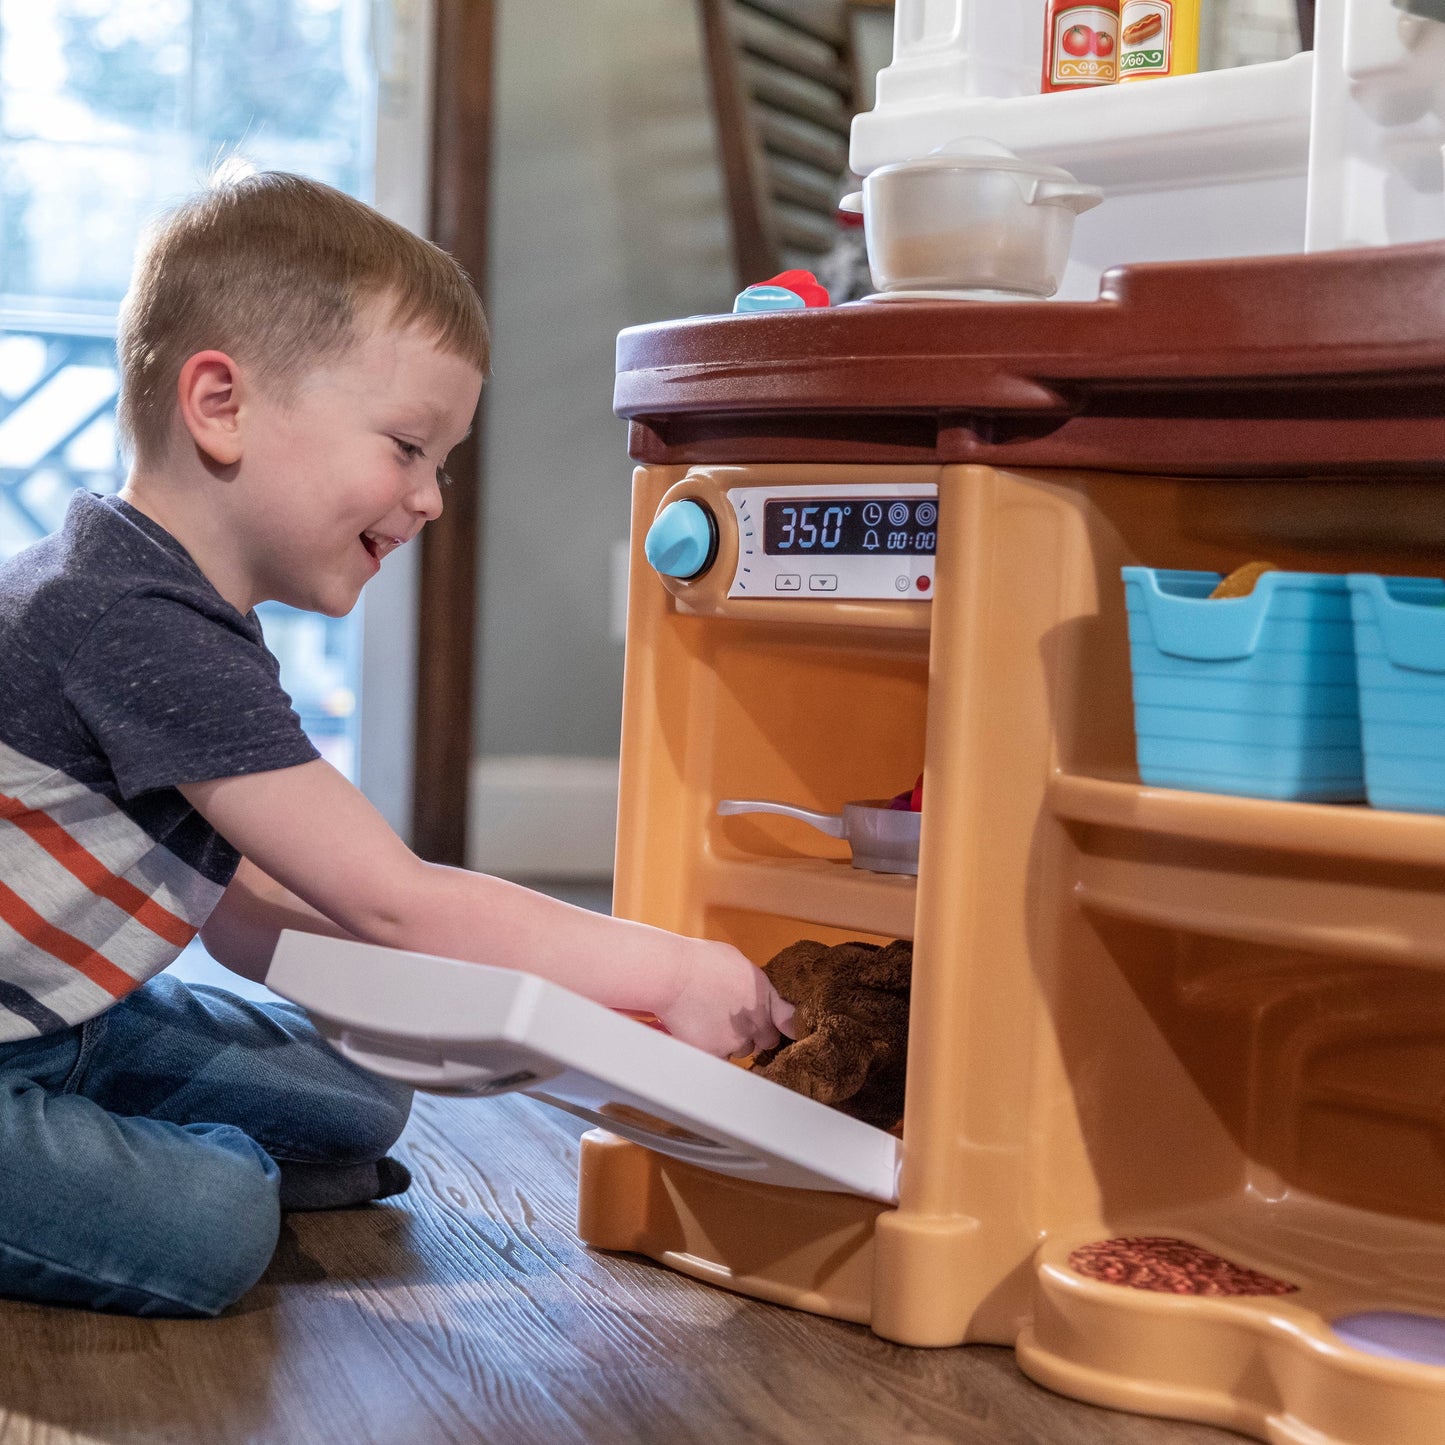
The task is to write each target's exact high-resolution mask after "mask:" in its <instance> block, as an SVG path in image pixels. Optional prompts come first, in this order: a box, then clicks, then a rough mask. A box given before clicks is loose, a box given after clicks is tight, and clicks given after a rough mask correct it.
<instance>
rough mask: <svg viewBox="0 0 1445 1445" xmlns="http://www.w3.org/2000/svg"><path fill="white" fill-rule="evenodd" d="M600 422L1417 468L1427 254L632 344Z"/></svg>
mask: <svg viewBox="0 0 1445 1445" xmlns="http://www.w3.org/2000/svg"><path fill="white" fill-rule="evenodd" d="M614 405H615V409H616V411H617V413H618V414H619V415H620V416H623V417H626V418H627V419H628V420H629V421H630V423H631V437H630V445H631V451H632V455H633V456H634V457H635V458H636V459H638V460H639V461H647V462H661V463H691V462H698V461H707V462H712V463H715V464H716V463H724V462H762V461H819V462H821V461H851V462H860V461H872V462H914V461H916V462H940V461H942V462H987V463H990V464H994V465H1010V466H1020V467H1053V466H1072V467H1099V468H1107V469H1111V470H1121V471H1140V472H1163V473H1172V474H1176V475H1188V476H1232V475H1233V476H1237V475H1262V474H1285V475H1310V474H1320V475H1340V474H1359V473H1361V472H1375V471H1378V472H1381V473H1387V472H1388V473H1396V474H1398V473H1418V472H1421V471H1430V470H1434V469H1436V468H1438V467H1440V466H1441V464H1442V463H1445V243H1438V242H1432V243H1429V244H1425V245H1415V246H1393V247H1382V248H1378V249H1371V250H1363V251H1338V252H1328V253H1321V254H1317V255H1311V256H1279V257H1251V258H1246V259H1243V260H1230V261H1213V262H1200V263H1188V264H1173V263H1171V264H1151V265H1139V266H1129V267H1122V268H1119V269H1117V270H1114V271H1110V272H1108V273H1107V274H1106V275H1105V276H1104V278H1103V280H1102V283H1101V287H1100V296H1099V299H1098V300H1097V301H1091V302H1024V303H1018V304H1012V303H997V302H955V301H942V302H939V301H886V302H885V301H864V302H855V303H852V304H850V305H846V306H839V307H833V308H828V309H817V310H809V311H783V312H771V313H762V314H753V315H744V316H701V317H692V318H689V319H687V320H680V321H672V322H663V323H658V324H654V325H649V326H639V327H633V328H630V329H629V330H626V331H624V332H623V333H622V334H621V335H620V336H619V338H618V343H617V386H616V393H615V398H614Z"/></svg>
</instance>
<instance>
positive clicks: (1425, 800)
mask: <svg viewBox="0 0 1445 1445" xmlns="http://www.w3.org/2000/svg"><path fill="white" fill-rule="evenodd" d="M1348 581H1349V584H1350V606H1351V609H1352V611H1353V613H1354V622H1355V660H1356V666H1357V668H1358V670H1359V672H1358V675H1359V685H1360V723H1361V729H1362V732H1363V735H1364V745H1365V791H1366V793H1367V795H1368V797H1369V799H1370V802H1371V803H1372V804H1373V805H1374V806H1375V807H1377V808H1396V809H1399V810H1401V811H1403V812H1408V813H1445V581H1441V580H1440V579H1439V578H1437V577H1378V576H1376V575H1375V574H1373V573H1368V572H1352V573H1351V574H1350V576H1349V579H1348Z"/></svg>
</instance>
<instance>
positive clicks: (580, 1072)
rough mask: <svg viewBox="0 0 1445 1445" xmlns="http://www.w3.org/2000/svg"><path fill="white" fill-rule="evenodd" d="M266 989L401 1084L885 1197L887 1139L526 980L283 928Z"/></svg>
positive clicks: (699, 1157)
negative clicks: (574, 1118) (530, 1100)
mask: <svg viewBox="0 0 1445 1445" xmlns="http://www.w3.org/2000/svg"><path fill="white" fill-rule="evenodd" d="M266 983H267V985H268V986H269V987H270V988H272V989H274V990H275V991H276V992H277V993H279V994H281V995H282V997H283V998H289V999H291V1000H292V1001H293V1002H295V1003H299V1004H300V1005H301V1006H302V1007H303V1008H304V1009H306V1010H307V1012H308V1013H309V1014H310V1015H311V1018H312V1020H313V1022H314V1023H315V1024H316V1026H317V1028H318V1029H320V1031H321V1033H322V1034H323V1035H324V1037H325V1038H326V1039H327V1040H328V1041H329V1042H330V1043H331V1045H332V1046H333V1047H334V1048H335V1049H337V1050H338V1051H339V1052H340V1053H342V1054H344V1055H345V1056H346V1057H347V1058H349V1059H351V1060H352V1061H353V1062H354V1063H357V1064H360V1065H361V1066H362V1067H363V1068H367V1069H371V1070H373V1071H374V1072H376V1073H378V1074H384V1075H386V1076H387V1077H388V1078H393V1079H400V1080H401V1081H402V1082H404V1083H408V1084H411V1085H412V1086H413V1087H414V1088H418V1089H428V1090H431V1091H432V1092H434V1093H443V1094H467V1095H474V1096H490V1095H494V1094H505V1093H512V1092H518V1093H525V1094H531V1095H532V1096H533V1097H534V1098H537V1099H540V1100H542V1102H543V1103H547V1104H551V1105H552V1106H553V1107H555V1108H559V1109H565V1110H566V1111H567V1112H568V1113H569V1114H576V1115H578V1116H579V1117H580V1118H583V1119H586V1120H587V1121H588V1122H589V1123H592V1124H597V1125H600V1126H601V1127H602V1128H604V1129H606V1130H608V1131H609V1132H611V1133H613V1134H621V1135H623V1136H624V1137H625V1138H628V1139H631V1140H633V1141H634V1142H636V1143H639V1144H643V1145H646V1147H647V1148H649V1149H652V1150H654V1151H656V1152H657V1153H659V1154H667V1155H670V1156H672V1157H673V1158H675V1159H682V1160H685V1161H686V1162H687V1163H689V1164H696V1165H698V1166H699V1167H701V1168H704V1169H711V1170H713V1171H714V1172H715V1173H718V1174H730V1175H733V1176H735V1177H737V1178H742V1179H755V1180H758V1181H759V1182H760V1183H764V1184H777V1185H783V1186H786V1187H789V1188H794V1189H822V1190H826V1191H829V1192H831V1193H835V1194H861V1195H863V1196H864V1197H865V1198H868V1199H877V1200H879V1201H881V1202H882V1203H884V1204H894V1203H897V1200H898V1167H899V1161H900V1158H901V1155H902V1147H903V1146H902V1143H901V1141H900V1140H898V1139H897V1138H895V1137H894V1136H893V1135H892V1134H888V1133H885V1132H884V1131H883V1130H882V1129H875V1128H873V1126H872V1125H870V1124H864V1123H861V1122H860V1121H859V1120H857V1119H853V1118H850V1117H849V1116H848V1115H846V1114H843V1113H840V1112H839V1111H838V1110H837V1109H831V1108H828V1107H827V1106H826V1105H823V1104H819V1103H815V1102H814V1101H813V1100H812V1099H805V1098H804V1097H803V1096H802V1095H801V1094H795V1093H792V1092H791V1091H790V1090H788V1089H785V1088H783V1087H782V1085H780V1084H774V1083H772V1082H771V1081H770V1080H768V1079H763V1078H759V1077H758V1076H757V1075H756V1074H752V1073H749V1072H748V1071H747V1070H746V1069H740V1068H736V1067H735V1066H733V1065H732V1064H727V1063H724V1062H723V1061H722V1060H721V1059H714V1058H712V1057H710V1056H709V1055H707V1054H705V1053H703V1052H702V1051H701V1050H700V1049H695V1048H693V1047H692V1046H691V1045H690V1044H684V1043H680V1042H679V1041H678V1040H677V1039H673V1038H669V1037H667V1036H666V1035H665V1034H662V1033H660V1032H658V1031H657V1030H656V1029H654V1028H649V1027H648V1026H647V1025H646V1024H643V1023H638V1022H637V1021H636V1020H634V1019H631V1018H626V1017H624V1016H623V1015H621V1014H618V1013H614V1012H613V1011H612V1010H611V1009H606V1008H603V1007H602V1006H601V1005H600V1004H595V1003H593V1002H592V1001H591V1000H590V999H585V998H583V997H582V996H581V995H580V994H575V993H572V992H570V991H569V990H567V989H565V988H559V987H558V986H557V985H556V984H553V983H547V982H545V981H544V980H542V979H540V978H534V977H532V976H530V975H528V974H524V973H518V972H516V971H515V970H513V969H507V968H488V967H486V966H485V965H483V964H479V963H461V962H458V961H457V960H455V959H450V958H436V957H433V956H431V955H429V954H422V953H409V952H405V951H403V950H401V949H395V948H381V947H378V946H377V945H375V944H370V943H353V942H350V941H346V940H342V939H339V938H323V937H321V936H320V935H318V934H313V933H291V932H287V933H283V934H282V935H281V941H280V943H278V944H277V946H276V953H275V955H274V957H273V958H272V960H271V967H270V970H269V972H268V973H267V975H266Z"/></svg>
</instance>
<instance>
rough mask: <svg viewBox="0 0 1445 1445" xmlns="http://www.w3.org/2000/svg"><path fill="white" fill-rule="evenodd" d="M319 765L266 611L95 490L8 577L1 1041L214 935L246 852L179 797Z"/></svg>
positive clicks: (94, 1000)
mask: <svg viewBox="0 0 1445 1445" xmlns="http://www.w3.org/2000/svg"><path fill="white" fill-rule="evenodd" d="M317 756H318V754H317V751H316V749H315V747H314V746H312V744H311V742H310V740H309V739H308V738H307V737H306V735H305V733H304V732H303V731H302V729H301V720H300V719H299V718H298V717H297V716H296V713H295V712H294V711H293V709H292V707H291V700H290V698H289V697H287V695H286V693H285V691H284V689H283V688H282V687H281V684H280V681H279V668H278V665H277V662H276V659H275V657H273V656H272V654H271V653H270V652H269V651H268V650H267V647H266V643H265V640H264V639H263V637H262V635H261V624H260V622H259V621H258V620H257V617H256V614H255V613H254V612H249V613H247V614H246V615H245V616H242V615H241V614H240V613H239V612H237V611H236V609H235V608H234V607H232V606H231V605H230V604H229V603H228V602H226V601H225V600H224V599H223V598H222V597H221V596H220V594H219V593H218V592H217V591H216V590H215V588H214V587H212V586H211V584H210V583H209V582H208V581H207V580H206V578H205V576H204V575H203V574H202V572H201V570H200V568H199V567H197V566H196V564H195V563H194V562H193V561H192V560H191V558H190V555H189V554H188V553H187V552H186V550H185V548H184V547H182V546H181V544H180V543H179V542H178V541H176V539H175V538H174V537H172V536H171V535H170V533H169V532H167V531H166V530H165V529H164V528H163V527H161V526H159V525H158V524H157V523H155V522H153V521H151V519H150V518H149V517H146V516H145V515H144V514H142V513H141V512H138V511H137V510H136V509H135V508H134V507H132V506H130V505H128V504H127V503H125V502H123V501H121V500H120V499H119V498H117V497H96V496H93V495H91V494H89V493H86V492H78V493H76V495H75V496H74V497H73V498H72V499H71V503H70V507H69V510H68V511H67V513H66V516H65V523H64V526H63V527H62V528H61V530H60V531H59V532H58V533H56V534H55V535H54V536H51V537H47V538H45V539H44V540H43V541H41V542H38V543H36V544H35V546H33V547H29V548H27V549H26V550H25V551H23V552H21V553H20V554H19V555H18V556H16V557H15V558H13V559H12V560H11V561H9V562H7V563H5V564H4V565H3V566H0V1042H6V1041H9V1040H13V1039H21V1038H31V1037H34V1036H35V1035H37V1034H46V1033H51V1032H54V1031H55V1030H58V1029H62V1028H66V1027H69V1026H71V1025H73V1024H77V1023H81V1022H83V1021H84V1020H86V1019H89V1018H93V1017H94V1016H95V1015H96V1014H99V1013H101V1012H103V1011H104V1010H105V1009H106V1008H108V1007H109V1006H110V1005H111V1004H113V1003H114V1002H115V1001H116V1000H117V999H119V998H123V997H124V996H125V995H126V994H127V993H129V992H130V991H131V990H132V989H134V988H135V987H137V986H138V985H139V984H141V983H143V982H145V980H146V979H148V978H150V977H152V976H153V975H154V974H157V973H159V972H160V971H161V970H162V969H163V968H165V967H166V966H167V965H168V964H169V963H170V962H171V961H172V960H173V959H174V958H175V956H176V955H177V954H178V953H179V952H180V951H181V949H182V948H184V947H185V945H186V944H187V943H188V942H189V941H190V940H191V939H192V938H193V937H194V936H195V934H196V932H197V930H198V929H199V928H200V926H201V924H202V923H204V922H205V920H206V918H207V917H208V915H209V914H210V912H211V909H212V908H213V907H214V906H215V904H216V901H217V900H218V899H219V898H220V896H221V893H222V892H223V891H224V890H225V887H226V884H227V883H228V882H230V880H231V878H232V876H233V875H234V874H235V871H236V867H237V864H238V862H239V855H238V854H237V852H236V850H235V849H234V848H232V847H231V845H230V844H229V843H227V842H226V840H225V839H224V838H222V837H221V836H220V835H219V834H218V833H217V832H216V831H215V829H214V828H212V827H211V826H210V824H209V823H207V822H206V820H205V819H204V818H203V817H201V815H200V814H199V813H197V812H196V811H195V809H194V808H192V807H191V806H190V804H188V803H187V802H186V800H185V798H184V797H182V795H181V794H180V793H179V792H178V791H177V785H179V784H181V783H193V782H203V781H206V780H208V779H211V778H224V777H235V776H237V775H239V774H243V773H258V772H268V771H270V770H272V769H275V768H286V767H293V766H295V765H297V764H299V763H306V762H310V761H312V760H313V759H314V758H316V757H317Z"/></svg>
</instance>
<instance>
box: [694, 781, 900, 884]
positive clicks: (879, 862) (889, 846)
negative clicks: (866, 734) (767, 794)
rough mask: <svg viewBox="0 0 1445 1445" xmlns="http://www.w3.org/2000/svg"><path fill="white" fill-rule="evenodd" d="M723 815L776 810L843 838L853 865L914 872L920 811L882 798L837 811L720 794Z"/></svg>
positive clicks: (847, 804)
mask: <svg viewBox="0 0 1445 1445" xmlns="http://www.w3.org/2000/svg"><path fill="white" fill-rule="evenodd" d="M717 810H718V812H719V814H721V815H722V816H724V817H727V816H729V815H730V814H733V813H777V814H778V815H779V816H780V817H784V818H797V819H799V820H800V821H801V822H804V823H807V824H809V825H810V826H811V827H814V828H816V829H818V831H819V832H820V833H826V834H827V835H828V836H829V837H830V838H846V839H847V841H848V846H849V847H850V848H851V849H852V850H853V866H854V867H855V868H866V869H868V870H869V871H870V872H873V873H913V874H916V873H917V872H918V835H919V829H920V827H921V825H922V821H923V814H922V813H914V812H910V811H908V810H906V809H901V808H890V807H889V806H888V800H887V799H885V798H869V799H865V800H863V801H860V802H856V803H844V804H843V811H842V812H841V813H816V812H814V811H813V809H811V808H799V807H795V806H794V805H793V804H792V803H774V802H769V801H768V800H766V799H763V798H724V799H723V800H722V802H720V803H719V804H718V805H717Z"/></svg>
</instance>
